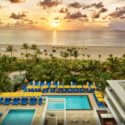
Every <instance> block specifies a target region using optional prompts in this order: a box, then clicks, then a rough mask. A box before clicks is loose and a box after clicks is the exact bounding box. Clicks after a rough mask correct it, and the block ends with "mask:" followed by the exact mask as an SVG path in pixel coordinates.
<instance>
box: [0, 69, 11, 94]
mask: <svg viewBox="0 0 125 125" xmlns="http://www.w3.org/2000/svg"><path fill="white" fill-rule="evenodd" d="M10 91H12V90H11V80H10V78H9V77H8V75H7V73H6V72H3V71H2V70H0V92H10Z"/></svg>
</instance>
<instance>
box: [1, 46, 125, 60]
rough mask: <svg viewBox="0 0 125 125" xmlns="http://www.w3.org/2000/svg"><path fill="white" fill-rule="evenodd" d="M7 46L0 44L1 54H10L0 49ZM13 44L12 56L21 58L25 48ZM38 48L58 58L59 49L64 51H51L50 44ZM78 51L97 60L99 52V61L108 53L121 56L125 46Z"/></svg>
mask: <svg viewBox="0 0 125 125" xmlns="http://www.w3.org/2000/svg"><path fill="white" fill-rule="evenodd" d="M11 45H12V44H11ZM7 46H8V44H0V53H1V54H2V55H3V54H7V55H10V52H5V51H2V50H1V48H6V47H7ZM13 46H14V48H15V49H16V50H17V52H14V53H13V56H16V57H18V58H22V56H21V52H23V53H26V50H21V47H22V46H21V45H13ZM38 48H39V49H46V50H47V53H48V55H49V54H50V53H52V54H53V55H54V56H56V57H58V58H61V56H60V52H61V51H63V52H64V51H66V50H65V49H62V50H60V49H57V50H56V52H54V53H53V52H52V47H51V45H38ZM28 52H29V53H31V54H33V53H34V51H33V50H28ZM79 53H80V54H83V53H85V54H86V55H87V54H90V55H91V57H90V59H96V60H99V58H98V55H99V54H101V55H102V57H101V61H105V60H106V59H107V57H108V55H109V54H113V55H114V56H117V57H121V56H122V55H123V54H125V47H106V46H88V47H87V49H86V50H85V51H82V49H79ZM41 58H45V54H44V52H43V54H42V55H41ZM73 58H74V57H72V59H73ZM78 59H83V56H82V55H80V56H79V57H78ZM85 59H88V57H87V56H85Z"/></svg>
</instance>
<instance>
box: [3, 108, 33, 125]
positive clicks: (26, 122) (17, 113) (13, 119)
mask: <svg viewBox="0 0 125 125" xmlns="http://www.w3.org/2000/svg"><path fill="white" fill-rule="evenodd" d="M34 113H35V110H10V111H9V112H8V114H7V115H6V117H5V118H4V120H3V122H2V124H1V125H31V122H32V119H33V116H34Z"/></svg>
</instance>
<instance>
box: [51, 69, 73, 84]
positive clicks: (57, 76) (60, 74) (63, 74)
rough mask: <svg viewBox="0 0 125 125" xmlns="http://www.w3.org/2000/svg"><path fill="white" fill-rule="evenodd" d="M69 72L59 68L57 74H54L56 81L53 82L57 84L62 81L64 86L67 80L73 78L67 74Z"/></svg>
mask: <svg viewBox="0 0 125 125" xmlns="http://www.w3.org/2000/svg"><path fill="white" fill-rule="evenodd" d="M66 72H67V69H65V68H57V69H56V70H55V73H54V78H55V79H54V81H53V82H56V81H60V82H62V83H64V84H66V80H65V79H66V78H69V79H70V78H71V76H70V75H69V74H66Z"/></svg>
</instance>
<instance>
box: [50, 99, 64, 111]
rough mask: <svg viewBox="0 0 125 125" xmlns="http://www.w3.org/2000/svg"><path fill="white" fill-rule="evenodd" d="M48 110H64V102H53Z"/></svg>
mask: <svg viewBox="0 0 125 125" xmlns="http://www.w3.org/2000/svg"><path fill="white" fill-rule="evenodd" d="M48 109H64V102H61V101H60V102H53V101H50V102H49V103H48Z"/></svg>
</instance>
